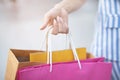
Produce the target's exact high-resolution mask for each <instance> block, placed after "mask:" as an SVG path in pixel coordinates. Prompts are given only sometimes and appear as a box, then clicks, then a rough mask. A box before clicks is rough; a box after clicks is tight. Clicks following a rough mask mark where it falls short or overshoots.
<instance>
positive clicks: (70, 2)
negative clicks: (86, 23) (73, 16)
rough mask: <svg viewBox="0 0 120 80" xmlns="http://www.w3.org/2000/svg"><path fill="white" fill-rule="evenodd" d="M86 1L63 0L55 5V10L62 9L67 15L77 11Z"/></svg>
mask: <svg viewBox="0 0 120 80" xmlns="http://www.w3.org/2000/svg"><path fill="white" fill-rule="evenodd" d="M85 1H86V0H63V1H61V2H60V3H58V4H56V5H55V7H56V8H60V9H61V8H64V9H65V10H66V11H67V12H68V13H71V12H73V11H75V10H77V9H79V8H80V7H81V6H82V5H83V4H84V3H85Z"/></svg>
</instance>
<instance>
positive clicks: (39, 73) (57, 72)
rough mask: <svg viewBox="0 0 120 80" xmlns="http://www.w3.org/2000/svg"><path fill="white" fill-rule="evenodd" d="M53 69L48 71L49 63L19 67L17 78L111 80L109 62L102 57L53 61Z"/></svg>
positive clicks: (33, 79)
mask: <svg viewBox="0 0 120 80" xmlns="http://www.w3.org/2000/svg"><path fill="white" fill-rule="evenodd" d="M52 66H53V67H52V68H53V70H52V72H49V69H50V65H49V64H47V65H38V66H32V67H27V68H23V69H20V70H19V71H18V74H17V76H18V77H17V78H18V80H111V70H112V65H111V63H106V62H104V58H94V59H88V60H83V61H81V66H82V68H81V69H79V67H78V62H77V61H73V62H65V63H54V64H53V65H52Z"/></svg>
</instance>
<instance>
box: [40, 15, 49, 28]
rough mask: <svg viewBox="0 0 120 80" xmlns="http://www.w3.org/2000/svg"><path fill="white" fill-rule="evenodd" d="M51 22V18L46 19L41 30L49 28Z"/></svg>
mask: <svg viewBox="0 0 120 80" xmlns="http://www.w3.org/2000/svg"><path fill="white" fill-rule="evenodd" d="M49 22H50V18H49V17H46V18H45V20H44V23H43V25H42V26H41V28H40V29H41V30H43V29H45V28H46V27H47V26H48V24H49Z"/></svg>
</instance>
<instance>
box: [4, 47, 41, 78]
mask: <svg viewBox="0 0 120 80" xmlns="http://www.w3.org/2000/svg"><path fill="white" fill-rule="evenodd" d="M33 52H40V51H38V50H21V49H10V50H9V53H8V60H7V67H6V73H5V80H16V72H17V70H18V69H20V68H23V67H27V66H32V65H38V64H42V63H40V62H30V59H29V55H30V53H33Z"/></svg>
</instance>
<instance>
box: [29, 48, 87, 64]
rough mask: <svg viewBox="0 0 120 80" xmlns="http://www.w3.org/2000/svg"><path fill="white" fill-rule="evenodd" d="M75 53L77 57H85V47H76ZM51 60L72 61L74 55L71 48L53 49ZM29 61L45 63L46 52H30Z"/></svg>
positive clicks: (54, 61)
mask: <svg viewBox="0 0 120 80" xmlns="http://www.w3.org/2000/svg"><path fill="white" fill-rule="evenodd" d="M76 50H77V53H78V54H77V55H78V57H79V59H81V60H85V59H86V57H87V56H86V48H77V49H76ZM52 57H53V58H52V62H53V63H56V62H69V61H73V60H74V57H73V54H72V50H71V49H66V50H58V51H53V53H52ZM30 62H41V63H47V52H35V53H31V54H30Z"/></svg>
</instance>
